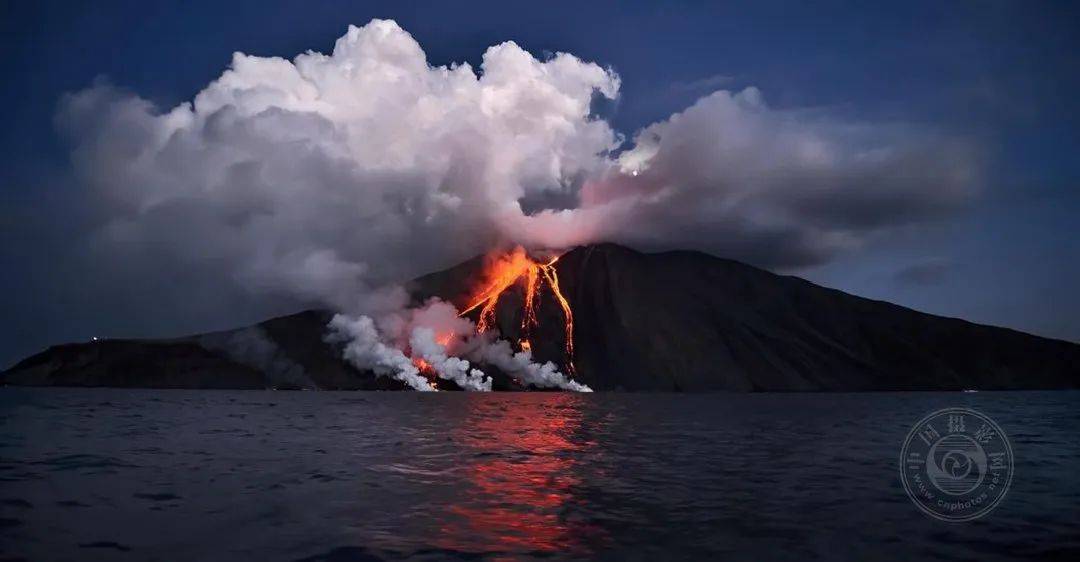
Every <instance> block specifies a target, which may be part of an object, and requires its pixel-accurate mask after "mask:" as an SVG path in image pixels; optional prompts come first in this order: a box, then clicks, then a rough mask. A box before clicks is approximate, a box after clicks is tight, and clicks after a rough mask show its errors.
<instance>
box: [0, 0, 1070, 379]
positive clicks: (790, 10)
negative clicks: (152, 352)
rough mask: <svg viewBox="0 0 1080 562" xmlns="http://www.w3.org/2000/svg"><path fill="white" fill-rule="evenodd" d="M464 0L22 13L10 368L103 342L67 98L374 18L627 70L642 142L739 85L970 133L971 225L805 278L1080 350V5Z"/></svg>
mask: <svg viewBox="0 0 1080 562" xmlns="http://www.w3.org/2000/svg"><path fill="white" fill-rule="evenodd" d="M460 4H464V3H455V2H431V3H415V4H414V3H402V2H316V1H307V2H277V1H268V0H262V1H258V2H183V3H161V2H149V1H140V2H70V3H68V2H4V3H3V4H2V6H0V10H2V11H3V13H2V14H0V26H2V29H3V34H2V36H0V42H2V47H3V51H2V52H3V53H4V56H3V58H2V59H0V60H2V64H3V65H4V73H3V74H4V77H5V80H4V87H3V88H2V89H0V107H2V111H3V115H2V118H3V127H2V128H0V154H2V156H0V158H2V159H3V162H2V165H0V233H3V234H4V236H3V240H2V242H0V245H2V246H0V267H2V268H3V271H4V276H3V277H4V280H3V281H2V282H0V283H2V285H0V288H2V289H3V292H2V294H0V315H2V316H4V318H5V321H4V322H3V328H2V330H3V332H4V334H5V336H4V337H3V338H2V339H3V341H2V343H0V365H5V364H8V363H10V362H11V361H13V360H15V359H17V358H18V357H21V356H23V355H26V354H28V353H30V352H33V351H37V349H39V348H40V347H42V346H44V345H47V344H49V343H55V342H56V340H64V339H71V338H74V337H78V336H79V335H80V334H81V333H82V332H80V330H81V329H82V328H79V329H74V328H72V329H65V327H64V326H63V324H64V323H65V318H64V307H63V306H60V305H58V304H57V303H56V302H51V301H50V299H51V298H52V297H50V296H49V293H47V292H42V291H40V290H38V289H39V287H40V286H41V285H43V284H48V283H50V281H49V280H48V279H46V278H47V277H49V269H48V265H47V264H48V256H42V255H40V254H41V253H42V250H40V248H42V247H48V246H47V245H45V244H42V243H41V240H40V239H39V238H41V237H49V236H51V237H55V238H57V239H60V240H62V238H63V236H65V235H66V233H69V232H73V230H72V229H71V228H72V227H71V225H67V224H61V221H60V220H59V219H56V224H52V223H50V221H52V220H54V216H53V215H50V206H51V205H53V204H55V203H56V201H57V200H61V199H63V198H64V190H65V189H67V187H66V186H65V183H64V181H63V179H62V178H63V175H64V171H65V166H66V158H67V155H66V151H65V147H64V146H63V144H62V142H61V141H60V140H59V139H58V137H57V135H56V132H55V129H54V127H53V124H52V119H53V114H54V112H55V110H56V106H57V101H58V99H59V97H60V96H61V95H62V93H64V92H67V91H73V90H78V89H81V88H84V87H86V86H88V85H89V84H90V83H91V81H92V80H93V79H94V78H95V77H96V76H99V75H104V76H107V77H108V78H109V79H110V80H111V81H112V82H113V83H115V84H117V85H118V86H121V87H123V88H127V89H130V90H133V91H136V92H138V93H139V94H140V95H142V96H144V97H148V98H150V99H152V100H154V101H155V102H157V103H158V104H159V105H161V106H172V105H174V104H176V103H178V102H180V101H183V100H186V99H190V97H191V96H192V95H193V94H194V93H195V92H197V91H198V90H199V89H201V88H202V87H203V86H204V85H205V84H206V83H207V82H209V81H210V80H212V79H213V78H215V77H216V76H218V75H219V74H220V73H221V71H222V70H223V69H224V68H225V66H226V65H227V64H228V62H229V59H230V55H231V53H232V52H233V51H243V52H245V53H250V54H258V55H279V56H285V57H292V56H294V55H295V54H297V53H300V52H302V51H305V50H308V49H311V50H317V51H323V52H327V51H329V50H330V48H331V46H332V44H333V41H334V40H335V39H336V38H337V37H338V36H340V35H341V34H342V33H343V32H344V30H345V28H346V26H347V25H348V24H350V23H353V24H358V25H360V24H363V23H366V22H367V21H368V20H370V19H371V18H373V17H380V18H390V19H395V20H397V21H398V22H399V23H400V24H401V25H402V26H403V27H404V28H405V29H406V30H408V31H409V32H410V33H412V34H413V36H414V37H416V39H417V40H418V41H419V42H420V44H421V45H422V46H423V47H424V49H425V51H426V52H427V54H428V57H429V60H430V61H431V62H432V63H435V64H444V63H449V62H452V61H469V62H471V63H473V64H474V65H476V64H478V62H479V59H480V55H481V54H482V53H483V51H484V49H485V48H486V47H487V46H489V45H492V44H495V43H499V42H501V41H504V40H508V39H512V40H514V41H516V42H517V43H519V44H520V45H522V46H523V47H525V48H527V49H529V50H530V51H532V52H533V53H534V54H538V55H541V54H543V53H544V52H545V51H567V52H571V53H574V54H576V55H578V56H579V57H581V58H584V59H586V60H593V61H596V62H598V63H600V64H602V65H605V66H608V65H610V66H611V67H613V68H614V69H615V70H616V71H618V72H619V74H620V75H621V77H622V80H623V88H622V94H621V99H620V100H619V101H618V102H617V103H616V104H614V105H613V106H611V107H607V108H604V109H603V111H604V113H605V114H606V115H607V116H608V118H609V119H610V120H611V122H612V123H613V124H614V125H615V126H616V128H617V129H619V130H620V131H622V132H623V133H625V134H627V135H628V136H629V135H631V134H632V133H633V132H634V131H635V130H637V129H638V128H640V127H642V126H644V125H647V124H649V123H650V122H653V121H656V120H660V119H663V118H665V117H667V116H668V115H670V114H671V113H672V112H673V111H677V110H680V109H682V108H684V107H686V106H687V105H689V104H690V103H692V102H693V101H694V100H695V99H696V98H697V97H699V96H701V95H704V94H707V93H709V92H710V91H711V89H715V88H716V87H717V86H716V85H717V84H721V86H722V87H725V88H741V87H743V86H749V85H753V86H756V87H758V88H760V89H761V91H762V92H763V94H764V96H765V98H766V99H767V100H768V102H769V103H770V104H771V105H773V106H777V107H826V108H829V110H830V111H832V112H834V113H839V114H842V115H845V116H848V117H850V118H851V119H867V120H875V121H887V122H893V121H895V122H904V123H916V124H927V125H931V126H933V127H936V128H940V129H944V130H947V131H949V132H951V133H955V134H958V135H963V136H965V137H967V138H970V139H972V140H973V141H974V142H976V143H977V145H978V146H979V147H980V149H981V150H982V152H983V155H984V157H985V172H986V177H985V181H984V182H983V185H982V189H983V193H982V195H981V196H980V197H979V198H978V199H977V200H976V201H975V202H974V203H973V204H972V205H971V206H970V208H969V209H968V210H967V212H965V213H964V214H962V215H961V216H959V217H957V218H955V219H953V220H951V221H949V222H947V223H945V224H941V225H937V226H934V227H932V228H927V229H925V230H923V231H920V232H918V233H914V234H913V235H912V236H911V237H910V238H905V239H897V240H893V241H888V242H887V243H884V244H875V245H873V246H872V247H870V248H867V249H865V250H864V251H861V252H859V253H858V254H855V255H850V256H847V257H845V258H843V259H841V260H838V261H836V262H833V263H832V264H829V265H827V266H824V267H819V268H817V269H813V270H809V271H804V272H801V274H802V275H804V276H806V277H809V278H810V279H812V280H814V281H817V282H820V283H823V284H826V285H829V286H833V287H837V288H840V289H843V290H847V291H850V292H854V293H856V294H860V295H864V296H869V297H872V298H880V299H884V300H890V301H893V302H897V303H899V304H903V305H907V306H912V307H914V308H917V309H920V310H925V311H928V312H933V313H938V314H945V315H950V316H960V317H963V318H967V319H970V320H974V321H979V322H986V323H992V324H997V325H1005V326H1009V327H1015V328H1018V329H1023V330H1027V331H1032V332H1035V333H1038V334H1042V335H1048V336H1054V337H1060V338H1066V339H1071V340H1074V341H1078V340H1080V297H1077V295H1076V287H1077V286H1080V265H1078V263H1080V259H1078V258H1080V243H1078V242H1077V231H1078V228H1077V224H1078V221H1077V218H1076V217H1077V213H1078V212H1080V102H1078V101H1077V99H1080V96H1078V95H1077V90H1078V88H1077V86H1078V85H1080V84H1078V82H1080V32H1078V30H1080V13H1078V12H1080V5H1078V4H1077V3H1075V2H1063V3H1042V2H1040V3H1027V2H993V1H979V2H937V1H935V2H904V3H900V2H897V3H893V5H892V6H881V5H874V4H878V3H866V2H817V3H793V2H792V3H788V2H780V3H774V2H753V3H750V2H747V3H739V4H734V3H705V2H701V3H698V2H691V3H673V2H664V3H655V4H654V3H642V2H620V3H611V4H607V3H599V2H568V3H557V2H556V3H548V2H543V3H536V2H530V3H523V4H517V3H512V2H505V1H500V2H470V3H467V4H468V5H460ZM710 85H712V88H710ZM27 224H34V225H37V226H38V227H40V226H42V225H45V226H47V228H44V229H43V228H30V227H27V226H26V225H27ZM188 327H189V326H179V327H177V329H182V328H188ZM158 329H159V330H164V331H168V330H167V327H166V328H160V327H159V328H158ZM125 335H138V334H125Z"/></svg>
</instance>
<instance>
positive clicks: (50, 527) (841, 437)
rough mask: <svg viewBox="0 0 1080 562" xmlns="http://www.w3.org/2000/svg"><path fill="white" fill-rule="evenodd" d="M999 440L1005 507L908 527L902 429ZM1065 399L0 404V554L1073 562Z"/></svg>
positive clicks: (14, 392) (1077, 474) (146, 397)
mask: <svg viewBox="0 0 1080 562" xmlns="http://www.w3.org/2000/svg"><path fill="white" fill-rule="evenodd" d="M947 407H969V408H973V409H975V410H977V411H978V412H980V413H982V414H984V415H986V416H988V417H990V418H991V419H993V420H994V421H996V422H997V424H998V425H999V426H1000V427H1001V429H1002V430H1003V431H1004V432H1005V433H1007V435H1008V438H1009V440H1010V442H1011V445H1012V449H1013V454H1014V458H1015V467H1014V477H1013V481H1012V483H1011V486H1010V488H1009V490H1008V492H1007V494H1006V496H1005V498H1004V499H1003V500H1002V501H1001V502H1000V503H999V504H998V505H997V507H996V508H995V509H994V510H992V511H991V512H990V513H988V514H986V515H985V516H983V517H982V518H980V519H977V520H974V521H968V522H962V523H955V522H952V523H950V522H946V521H941V520H938V519H935V518H933V517H930V516H928V515H926V514H924V513H923V512H922V511H920V510H919V509H918V508H917V507H916V505H915V504H914V503H913V502H912V501H911V499H909V497H908V495H907V494H906V492H905V490H904V488H903V486H902V484H901V479H900V455H901V447H902V445H903V442H904V439H905V437H906V435H907V434H908V432H909V431H910V430H911V428H912V425H913V424H915V423H916V422H917V421H918V420H919V419H920V418H922V417H923V416H925V415H927V414H929V413H931V412H933V411H935V410H938V409H942V408H947ZM1078 438H1080V392H1073V391H1059V392H977V393H958V392H950V393H921V392H911V393H870V394H816V393H815V394H708V395H685V394H605V393H596V394H572V393H504V394H479V393H476V394H472V393H449V392H444V393H405V392H284V391H281V392H275V391H210V390H127V389H60V388H41V389H25V388H10V387H9V388H0V560H33V561H38V560H41V561H48V560H162V561H178V560H179V561H183V560H198V561H213V560H228V561H234V560H258V561H261V562H268V561H277V560H282V561H299V560H303V561H365V562H366V561H378V560H619V561H623V560H649V561H654V560H800V561H802V560H1015V559H1060V560H1080V439H1078Z"/></svg>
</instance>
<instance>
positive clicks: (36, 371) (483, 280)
mask: <svg viewBox="0 0 1080 562" xmlns="http://www.w3.org/2000/svg"><path fill="white" fill-rule="evenodd" d="M501 259H502V262H501V263H502V265H500V266H499V267H495V268H493V267H492V261H491V259H490V257H483V256H481V257H477V258H474V259H472V260H469V261H467V262H464V263H462V264H459V265H457V266H455V267H452V268H450V269H447V270H444V271H440V272H436V273H432V274H430V275H426V276H423V277H420V278H418V279H415V280H413V281H412V282H410V283H409V284H408V285H407V288H408V290H409V292H410V294H411V296H412V298H413V299H414V301H415V302H416V303H421V302H424V301H425V300H427V299H430V298H432V297H438V298H440V299H443V300H446V301H449V302H451V303H453V304H454V305H455V306H456V307H457V308H458V310H461V311H462V314H463V315H466V316H468V317H469V318H471V319H472V320H474V321H475V322H476V323H477V326H478V329H480V330H491V331H497V332H498V333H499V334H500V335H501V337H503V338H504V339H507V340H509V341H510V342H514V345H515V347H516V348H517V349H519V350H520V349H527V350H529V351H531V353H532V355H533V357H535V358H536V359H537V360H539V361H551V362H552V363H554V364H555V365H556V366H558V367H559V369H560V370H561V371H562V372H564V373H568V374H570V375H572V376H573V377H574V379H575V380H577V381H579V382H581V383H584V384H586V385H588V386H590V387H591V388H593V389H594V390H613V391H674V392H712V391H743V392H749V391H884V390H961V389H984V390H991V389H1057V388H1077V387H1080V345H1077V344H1074V343H1070V342H1066V341H1059V340H1053V339H1047V338H1042V337H1037V336H1033V335H1030V334H1025V333H1022V332H1017V331H1014V330H1010V329H1005V328H997V327H991V326H984V325H979V324H973V323H970V322H966V321H964V320H959V319H954V318H944V317H940V316H934V315H930V314H924V313H921V312H917V311H914V310H910V309H907V308H903V307H900V306H897V305H894V304H890V303H887V302H881V301H874V300H870V299H865V298H861V297H857V296H853V295H850V294H847V293H844V292H841V291H837V290H833V289H828V288H824V287H821V286H818V285H815V284H813V283H810V282H808V281H805V280H803V279H799V278H797V277H791V276H782V275H776V274H773V273H770V272H768V271H765V270H762V269H758V268H755V267H752V266H749V265H746V264H743V263H739V262H736V261H732V260H726V259H721V258H717V257H714V256H710V255H707V254H703V253H700V252H690V251H673V252H662V253H641V252H637V251H634V250H631V249H628V248H625V247H622V246H617V245H613V244H599V245H591V246H582V247H578V248H575V249H573V250H571V251H569V252H567V253H565V254H563V255H562V256H558V257H557V258H555V257H541V256H531V255H528V254H524V253H520V254H514V253H509V254H506V255H505V256H504V257H503V258H501ZM515 260H516V261H515ZM478 280H479V281H478ZM332 316H333V314H332V313H331V312H329V311H322V310H309V311H305V312H300V313H297V314H293V315H290V316H284V317H280V318H275V319H272V320H268V321H265V322H262V323H260V324H257V325H254V326H250V327H246V328H240V329H237V330H231V331H226V332H216V333H210V334H200V335H193V336H186V337H180V338H174V339H167V340H96V341H92V342H85V343H74V344H65V345H59V346H54V347H52V348H49V349H48V350H46V351H44V352H42V353H39V354H37V355H34V356H31V357H29V358H27V359H25V360H23V361H21V362H19V363H18V364H16V365H15V366H13V367H12V368H10V369H9V370H7V371H6V372H4V373H3V375H2V376H0V381H2V382H3V383H4V384H8V385H25V386H115V387H150V388H271V387H272V388H289V389H292V388H312V389H367V390H391V389H400V388H403V386H402V385H401V384H400V383H398V382H397V381H393V380H390V379H387V378H385V377H377V376H375V374H374V373H372V372H366V371H363V370H358V369H356V368H353V367H352V366H350V365H348V364H347V363H346V362H345V361H343V360H342V358H341V350H340V348H338V347H336V346H335V345H333V344H328V343H326V341H324V336H325V334H326V331H327V324H328V323H329V321H330V319H331V317H332ZM485 370H488V369H487V368H486V367H485ZM494 376H495V377H496V384H495V389H496V390H522V389H525V388H524V387H522V386H521V385H520V383H518V382H516V381H515V380H514V379H513V377H508V376H503V374H501V373H498V372H496V373H494ZM449 386H450V387H451V388H452V387H453V383H450V384H449ZM443 388H446V385H445V384H444V385H443Z"/></svg>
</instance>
